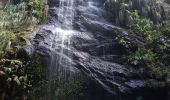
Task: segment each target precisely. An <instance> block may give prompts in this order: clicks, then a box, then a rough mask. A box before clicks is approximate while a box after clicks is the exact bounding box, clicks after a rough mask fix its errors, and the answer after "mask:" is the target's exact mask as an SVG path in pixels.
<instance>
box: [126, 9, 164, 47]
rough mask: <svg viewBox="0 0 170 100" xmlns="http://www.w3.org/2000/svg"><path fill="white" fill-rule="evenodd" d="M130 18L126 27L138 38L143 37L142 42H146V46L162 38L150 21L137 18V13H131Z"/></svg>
mask: <svg viewBox="0 0 170 100" xmlns="http://www.w3.org/2000/svg"><path fill="white" fill-rule="evenodd" d="M132 18H133V19H132V20H131V21H130V23H129V25H128V26H129V28H130V29H131V30H133V32H134V33H135V34H137V35H138V36H141V37H143V39H144V41H147V43H148V44H149V43H153V42H154V41H155V40H157V39H160V38H162V34H161V32H160V31H159V30H158V28H157V27H156V26H154V25H153V23H152V22H151V21H150V20H148V19H145V18H142V17H141V16H139V13H138V12H137V11H134V12H133V13H132Z"/></svg>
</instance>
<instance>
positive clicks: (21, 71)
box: [0, 0, 44, 100]
mask: <svg viewBox="0 0 170 100" xmlns="http://www.w3.org/2000/svg"><path fill="white" fill-rule="evenodd" d="M24 1H25V0H22V2H19V3H18V4H15V5H14V4H12V2H11V1H10V0H8V2H7V4H6V6H5V7H4V8H3V9H0V15H3V16H0V40H1V41H0V80H1V82H0V90H2V91H0V94H5V96H4V99H5V100H25V99H24V98H26V96H25V95H26V94H27V92H28V89H30V88H31V85H32V84H33V82H32V81H33V80H34V79H32V78H30V77H33V76H35V73H37V74H39V73H40V70H38V69H40V66H38V62H35V63H36V64H34V66H33V63H32V62H31V63H30V62H28V61H24V60H23V59H24V58H19V54H18V52H19V51H20V50H21V49H22V48H24V47H25V46H26V44H27V41H28V36H29V34H30V33H31V32H32V31H33V29H34V28H35V26H36V25H37V24H38V23H40V22H42V21H43V20H44V18H43V17H44V16H43V0H29V1H28V2H24ZM32 2H33V3H32ZM42 19H43V20H42ZM21 59H22V60H21ZM29 63H30V64H29ZM28 65H29V66H30V67H31V68H32V70H30V69H28V71H27V68H28ZM36 66H37V67H36ZM33 69H34V70H33ZM30 71H32V72H30ZM40 75H41V74H40ZM34 81H35V80H34Z"/></svg>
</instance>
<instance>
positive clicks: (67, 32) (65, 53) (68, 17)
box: [47, 0, 78, 100]
mask: <svg viewBox="0 0 170 100" xmlns="http://www.w3.org/2000/svg"><path fill="white" fill-rule="evenodd" d="M74 10H75V9H74V0H59V7H58V8H57V10H56V11H57V16H58V19H57V22H56V23H55V27H54V28H53V30H52V33H53V34H54V36H55V37H54V38H53V41H52V44H51V48H52V49H53V52H52V53H51V61H50V62H51V64H50V66H49V83H48V88H49V89H48V95H47V100H51V99H52V100H58V99H59V100H61V99H66V98H65V97H61V96H60V95H61V93H60V92H63V90H62V89H67V88H69V87H66V86H65V85H64V84H65V83H66V82H69V81H70V79H71V81H74V79H76V77H78V74H77V72H78V71H77V70H76V69H75V68H73V67H72V64H71V62H72V61H71V60H72V54H71V53H70V51H71V46H70V45H71V41H70V39H71V37H72V34H73V33H74V32H75V31H74V30H73V20H74ZM75 70H76V71H75Z"/></svg>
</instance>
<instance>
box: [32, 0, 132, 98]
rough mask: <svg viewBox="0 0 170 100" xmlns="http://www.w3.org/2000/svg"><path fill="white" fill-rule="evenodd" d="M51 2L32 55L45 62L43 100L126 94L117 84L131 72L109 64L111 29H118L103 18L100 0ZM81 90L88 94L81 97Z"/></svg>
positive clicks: (37, 34) (111, 63)
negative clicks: (120, 92) (35, 52)
mask: <svg viewBox="0 0 170 100" xmlns="http://www.w3.org/2000/svg"><path fill="white" fill-rule="evenodd" d="M50 2H51V4H50V17H49V20H48V23H47V24H46V25H44V26H41V27H40V29H39V32H37V33H36V35H35V39H34V45H35V47H36V50H35V51H37V52H38V53H39V54H41V55H43V56H45V57H46V58H47V59H46V61H47V62H46V65H45V66H46V67H48V86H47V87H46V89H47V94H46V99H45V100H113V98H111V97H112V96H113V94H114V95H116V93H117V92H116V91H118V90H122V91H125V90H126V88H125V87H126V85H120V84H122V83H121V82H122V81H124V77H126V75H127V74H129V73H130V71H129V70H127V69H126V68H124V66H121V65H119V64H116V63H113V62H111V61H109V60H108V59H110V58H109V56H112V53H115V51H116V50H115V47H114V46H113V28H114V29H115V30H116V29H117V30H120V29H119V28H117V27H114V26H112V25H110V24H109V23H108V22H107V21H106V20H105V18H104V17H103V15H104V14H103V13H105V11H104V10H103V9H102V5H103V0H50ZM118 32H119V31H118ZM37 40H38V41H37ZM107 58H108V59H107ZM49 63H50V64H49ZM129 69H130V68H129ZM82 73H83V75H86V76H88V78H87V80H86V77H85V80H86V81H85V83H86V84H87V85H84V83H81V82H80V81H79V80H81V81H84V79H83V78H84V76H82ZM84 86H87V87H88V92H87V91H86V87H84ZM80 90H81V91H80ZM82 90H83V91H84V90H85V91H86V92H85V94H86V93H88V94H86V95H85V94H83V95H82V93H81V92H82ZM84 95H85V97H86V99H82V97H84ZM110 96H111V97H110ZM87 98H88V99H87ZM118 98H119V97H118ZM115 100H119V99H115Z"/></svg>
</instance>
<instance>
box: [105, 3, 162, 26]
mask: <svg viewBox="0 0 170 100" xmlns="http://www.w3.org/2000/svg"><path fill="white" fill-rule="evenodd" d="M105 8H106V9H107V11H110V13H111V16H112V17H113V21H114V23H116V24H117V25H121V26H122V25H123V26H126V25H127V24H128V22H129V20H131V16H130V12H131V11H134V10H138V11H139V14H140V15H142V16H144V17H145V18H149V19H151V20H152V21H153V22H154V23H159V22H161V20H162V17H163V16H164V15H163V10H162V7H161V3H157V0H106V2H105Z"/></svg>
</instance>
